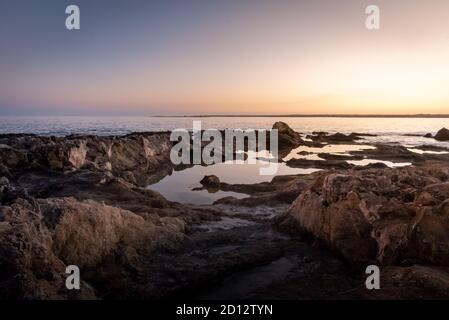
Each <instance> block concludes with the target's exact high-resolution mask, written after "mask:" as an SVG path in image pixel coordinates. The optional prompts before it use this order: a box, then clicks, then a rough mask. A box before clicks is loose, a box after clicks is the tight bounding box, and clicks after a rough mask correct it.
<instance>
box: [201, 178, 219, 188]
mask: <svg viewBox="0 0 449 320" xmlns="http://www.w3.org/2000/svg"><path fill="white" fill-rule="evenodd" d="M200 183H201V184H202V185H203V186H205V187H213V188H218V187H220V179H218V177H217V176H214V175H210V176H204V178H203V179H201V181H200Z"/></svg>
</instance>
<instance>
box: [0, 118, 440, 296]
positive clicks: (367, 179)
mask: <svg viewBox="0 0 449 320" xmlns="http://www.w3.org/2000/svg"><path fill="white" fill-rule="evenodd" d="M274 128H276V129H278V130H279V138H280V139H279V145H280V151H281V152H280V154H281V155H284V156H285V155H287V154H288V153H289V152H290V151H291V150H292V149H294V148H296V147H298V146H308V147H314V148H322V147H324V146H325V145H326V144H328V143H335V144H347V143H349V142H350V143H351V144H358V143H359V142H358V141H359V140H360V139H362V138H363V137H364V136H365V135H363V134H360V133H357V134H355V133H354V134H350V135H343V134H327V133H324V132H317V133H314V134H312V135H311V136H310V137H309V138H310V139H311V140H312V141H306V140H304V139H302V138H301V135H300V134H299V133H296V132H294V131H293V130H292V129H291V128H289V127H288V125H286V124H284V123H276V124H275V125H274ZM171 145H172V144H171V142H170V140H169V133H139V134H131V135H127V136H123V137H97V136H69V137H65V138H55V137H39V136H34V135H0V149H1V151H2V152H0V160H1V162H0V298H7V299H133V298H135V299H159V298H179V297H193V298H198V299H202V298H206V299H235V298H241V299H245V298H254V299H267V298H274V299H311V298H314V299H346V298H351V299H354V298H356V299H379V298H382V299H393V298H448V297H449V296H448V293H447V292H448V291H447V290H446V289H447V288H448V283H449V281H448V280H447V279H448V278H449V274H448V267H449V265H448V264H449V245H448V244H447V243H449V241H448V239H447V235H448V234H449V232H448V231H449V230H448V228H449V224H448V222H447V221H449V219H448V218H447V215H448V214H449V211H448V208H449V206H448V201H449V187H448V183H449V181H448V178H449V163H448V158H447V157H448V155H446V154H417V153H414V152H411V151H409V150H408V149H407V148H405V147H401V146H394V145H383V144H377V145H375V148H372V149H366V150H360V151H350V152H348V154H347V155H341V154H331V153H329V152H322V153H319V156H320V157H321V158H322V160H309V159H292V160H290V161H288V162H287V164H289V165H291V166H298V167H302V168H308V167H314V168H321V169H323V170H322V171H318V172H314V173H311V174H307V175H288V176H276V177H274V178H273V179H272V180H271V181H269V182H261V183H255V184H229V183H225V182H222V181H220V179H219V178H218V177H217V176H208V177H205V179H204V180H203V181H202V184H203V186H204V187H206V188H212V189H214V190H222V191H233V192H238V193H245V194H247V195H248V197H247V198H243V199H236V198H233V197H228V198H223V199H220V200H218V201H216V202H215V203H214V204H212V205H205V206H195V205H187V204H181V203H175V202H171V201H168V200H166V199H165V198H164V197H163V196H162V195H160V194H159V193H157V192H154V191H151V190H149V189H147V188H145V187H146V186H147V185H148V184H150V183H153V182H156V181H158V180H159V179H161V178H163V177H164V176H166V175H168V174H170V173H171V172H172V171H173V170H183V169H186V168H187V167H186V168H181V167H176V168H174V167H173V166H172V165H171V162H170V160H169V155H170V149H171ZM422 149H423V150H424V149H425V147H422ZM430 149H432V147H430V146H429V148H428V150H430ZM431 151H444V149H439V150H436V149H432V150H431ZM308 154H309V153H307V152H303V153H302V155H305V156H307V155H308ZM367 158H375V159H379V160H389V161H403V162H410V163H411V164H413V165H412V166H409V167H405V168H394V169H393V168H387V167H386V166H385V164H378V163H375V164H372V165H371V167H363V166H358V165H354V164H350V163H348V162H347V160H363V159H367ZM197 182H199V181H197ZM371 263H374V264H378V265H380V266H382V277H383V278H382V279H383V282H382V286H383V287H384V288H385V290H380V291H379V292H368V291H367V290H366V288H365V287H364V283H365V274H364V269H363V268H364V266H366V265H367V264H371ZM72 264H74V265H77V266H79V267H80V270H81V278H82V284H81V288H82V290H80V291H70V290H67V289H66V288H65V278H66V274H65V268H66V267H67V266H68V265H72Z"/></svg>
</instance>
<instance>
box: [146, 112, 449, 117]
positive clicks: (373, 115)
mask: <svg viewBox="0 0 449 320" xmlns="http://www.w3.org/2000/svg"><path fill="white" fill-rule="evenodd" d="M150 117H153V118H236V117H244V118H284V117H285V118H449V114H431V113H429V114H426V113H422V114H284V115H282V114H242V115H239V114H229V115H226V114H210V115H208V114H199V115H153V116H150Z"/></svg>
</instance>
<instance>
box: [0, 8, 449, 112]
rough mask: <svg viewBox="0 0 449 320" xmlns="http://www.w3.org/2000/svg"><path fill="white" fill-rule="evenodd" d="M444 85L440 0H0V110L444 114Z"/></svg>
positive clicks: (448, 79) (447, 72)
mask: <svg viewBox="0 0 449 320" xmlns="http://www.w3.org/2000/svg"><path fill="white" fill-rule="evenodd" d="M70 4H75V5H78V6H79V8H80V11H81V29H80V30H72V31H69V30H67V29H66V28H65V20H66V17H67V15H66V14H65V8H66V6H68V5H70ZM371 4H375V5H377V6H379V8H380V18H381V20H380V21H381V25H380V26H381V28H380V30H368V29H367V28H366V27H365V19H366V17H367V15H366V14H365V8H366V7H367V6H368V5H371ZM448 84H449V1H447V0H428V1H422V0H370V1H365V0H339V1H335V0H303V1H301V0H271V1H269V0H238V1H237V0H161V1H151V0H126V1H125V0H122V1H115V0H78V1H76V0H0V115H27V116H29V115H108V116H110V115H198V114H329V113H331V114H416V113H439V114H441V113H446V114H447V113H449V90H448Z"/></svg>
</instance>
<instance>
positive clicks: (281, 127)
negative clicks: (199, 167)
mask: <svg viewBox="0 0 449 320" xmlns="http://www.w3.org/2000/svg"><path fill="white" fill-rule="evenodd" d="M273 129H276V130H278V133H279V134H286V135H288V136H291V137H295V136H296V134H297V133H296V132H295V131H294V130H293V129H292V128H290V127H289V125H288V124H286V123H285V122H282V121H278V122H276V123H275V124H274V125H273Z"/></svg>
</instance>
